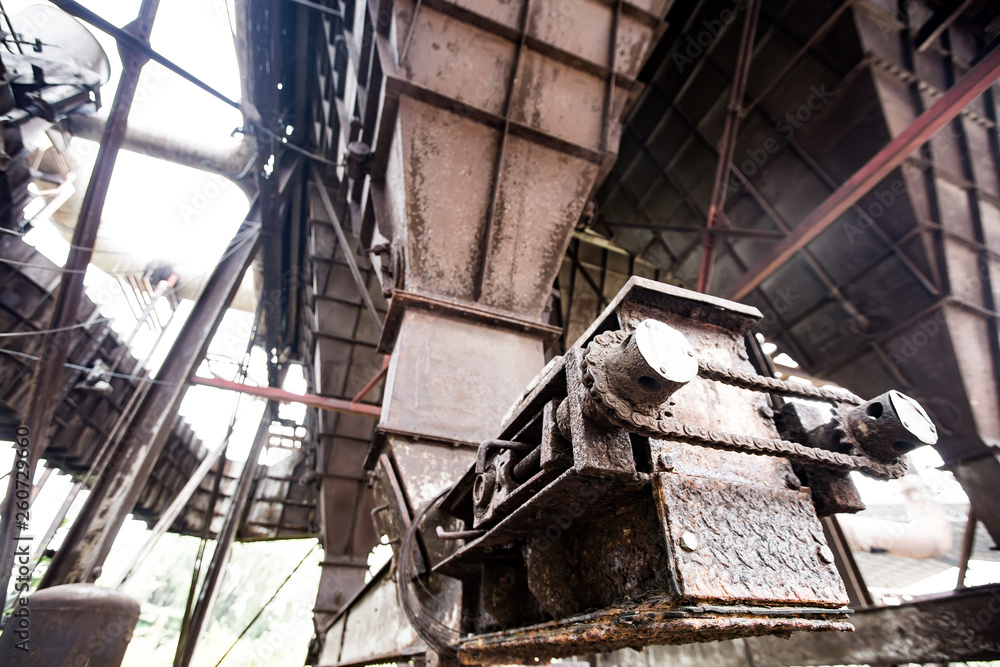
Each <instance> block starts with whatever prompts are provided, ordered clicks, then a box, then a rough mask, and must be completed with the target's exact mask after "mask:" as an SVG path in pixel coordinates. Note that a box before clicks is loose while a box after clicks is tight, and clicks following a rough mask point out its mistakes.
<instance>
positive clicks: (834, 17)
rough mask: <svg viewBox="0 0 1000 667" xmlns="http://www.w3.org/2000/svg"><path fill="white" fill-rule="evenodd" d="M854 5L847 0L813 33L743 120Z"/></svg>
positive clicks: (748, 108)
mask: <svg viewBox="0 0 1000 667" xmlns="http://www.w3.org/2000/svg"><path fill="white" fill-rule="evenodd" d="M853 4H854V0H845V1H844V2H843V3H842V4H841V5H840V7H838V8H837V9H836V11H834V12H833V14H831V15H830V18H828V19H827V20H826V21H825V22H824V23H823V25H821V26H820V27H819V29H818V30H817V31H816V32H814V33H813V35H812V37H810V38H809V40H808V41H807V42H806V43H805V44H803V45H802V48H800V49H799V50H798V52H797V53H796V54H795V55H794V56H792V57H791V59H789V61H788V62H787V63H785V66H784V67H782V68H781V71H780V72H778V73H777V74H775V75H774V77H773V78H772V79H771V83H769V84H767V85H766V86H764V90H762V91H760V93H759V94H758V95H757V97H755V98H754V100H753V101H752V102H750V104H748V105H746V106H745V107H743V110H742V111H741V112H740V117H741V118H746V117H747V114H749V113H750V112H751V111H752V110H753V108H754V107H756V106H757V105H758V104H760V102H761V100H763V99H764V97H765V96H766V95H767V94H768V93H770V92H771V91H772V90H773V89H774V87H775V86H776V85H778V84H779V83H781V81H783V80H784V78H785V75H786V74H788V73H789V72H790V71H792V68H793V67H795V65H796V63H798V62H799V60H800V59H801V58H802V56H804V55H805V54H806V52H807V51H809V49H811V48H812V47H813V45H814V44H815V43H816V42H818V41H819V40H820V39H821V38H822V37H823V35H825V34H826V33H827V32H829V30H830V28H832V27H833V26H834V24H835V23H836V22H837V19H839V18H840V15H841V14H843V13H844V11H845V10H846V9H847V8H848V7H850V6H851V5H853Z"/></svg>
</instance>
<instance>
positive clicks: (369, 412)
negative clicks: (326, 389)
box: [190, 372, 382, 419]
mask: <svg viewBox="0 0 1000 667" xmlns="http://www.w3.org/2000/svg"><path fill="white" fill-rule="evenodd" d="M380 375H381V372H380ZM378 379H379V378H378V377H376V380H378ZM190 382H191V384H197V385H201V386H203V387H215V388H216V389H227V390H229V391H238V392H241V393H243V394H249V395H250V396H260V397H261V398H266V399H267V400H269V401H274V402H275V403H302V404H303V405H306V406H308V407H310V408H319V409H320V410H330V411H331V412H342V413H344V414H348V415H360V416H362V417H374V418H376V419H378V418H379V417H381V416H382V408H380V407H378V406H377V405H368V404H366V403H355V402H354V401H345V400H341V399H339V398H327V397H326V396H317V395H316V394H293V393H292V392H290V391H285V390H284V389H279V388H277V387H253V386H250V385H247V384H240V383H239V382H231V381H229V380H222V379H220V378H203V377H198V376H196V375H193V376H191V380H190Z"/></svg>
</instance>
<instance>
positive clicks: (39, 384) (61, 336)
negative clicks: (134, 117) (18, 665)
mask: <svg viewBox="0 0 1000 667" xmlns="http://www.w3.org/2000/svg"><path fill="white" fill-rule="evenodd" d="M159 4H160V2H159V0H143V2H142V5H141V6H140V8H139V15H138V17H137V18H136V19H135V21H133V22H132V23H131V24H130V25H129V30H130V31H131V34H132V35H133V36H134V37H135V39H136V40H138V41H141V42H144V43H145V42H146V41H147V40H148V39H149V33H150V31H151V30H152V28H153V18H154V17H155V16H156V10H157V8H158V7H159ZM121 55H122V65H123V71H122V75H121V80H120V81H119V83H118V90H117V91H116V92H115V99H114V102H113V103H112V106H111V111H110V115H109V116H108V122H107V125H106V126H105V128H104V134H103V136H102V138H101V144H100V147H99V149H98V151H97V159H96V161H95V162H94V171H93V173H92V175H91V178H90V183H89V184H88V185H87V192H86V194H85V195H84V198H83V204H82V207H81V210H80V219H79V222H78V223H77V226H76V229H75V230H74V232H73V240H72V245H71V246H70V252H69V257H68V258H67V260H66V267H65V270H64V272H63V276H62V281H61V283H60V285H59V294H58V296H57V297H56V302H55V307H54V308H53V311H52V321H51V325H50V327H49V328H50V329H51V330H52V331H53V333H50V334H48V335H46V337H45V340H44V342H43V344H42V347H41V349H42V351H43V352H42V354H40V355H39V360H38V366H37V367H36V369H35V377H34V382H33V386H32V391H31V396H30V398H29V399H28V403H27V409H26V411H25V419H24V425H25V426H26V427H27V428H28V430H29V439H30V442H31V446H30V447H29V451H28V470H29V471H33V470H34V469H35V466H36V464H37V463H38V461H39V459H41V457H42V452H44V451H45V445H46V440H47V438H48V432H49V427H50V425H51V423H52V417H53V415H54V414H55V409H56V401H55V397H56V395H57V393H58V391H59V388H60V384H61V382H62V380H63V364H64V363H65V361H66V355H67V353H68V351H69V346H70V343H71V342H72V339H73V334H72V333H70V332H68V331H66V329H67V328H68V327H71V326H73V325H75V324H76V323H77V315H78V314H79V310H80V302H81V300H82V299H83V280H84V276H85V275H86V270H87V265H88V264H90V258H91V255H92V254H93V250H94V242H95V241H96V240H97V228H98V227H99V226H100V224H101V216H102V214H103V212H104V200H105V198H106V197H107V194H108V187H109V186H110V185H111V175H112V173H113V171H114V167H115V161H116V159H117V157H118V150H119V148H120V147H121V144H122V141H123V140H124V138H125V128H126V125H127V123H128V114H129V111H130V110H131V108H132V98H133V97H134V96H135V91H136V88H137V87H138V84H139V74H140V73H141V72H142V66H143V65H144V64H145V62H146V57H145V56H144V55H142V54H141V53H138V52H136V51H134V50H132V49H128V48H123V49H122V50H121ZM16 463H17V461H15V465H16ZM30 477H31V475H30V474H29V480H28V490H29V493H30V489H31V480H30ZM16 481H17V474H16V468H15V470H14V471H13V472H11V475H10V479H9V482H8V488H7V498H6V500H5V501H4V506H3V525H2V527H0V530H2V536H0V591H3V592H4V595H6V591H7V585H8V583H9V581H10V574H11V567H12V565H13V561H14V549H15V547H16V545H17V542H16V541H15V539H14V536H15V530H16V524H15V522H14V520H13V518H14V513H15V509H16V505H15V503H16V497H15V490H16ZM22 488H23V480H22Z"/></svg>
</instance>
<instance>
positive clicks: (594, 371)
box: [581, 331, 906, 479]
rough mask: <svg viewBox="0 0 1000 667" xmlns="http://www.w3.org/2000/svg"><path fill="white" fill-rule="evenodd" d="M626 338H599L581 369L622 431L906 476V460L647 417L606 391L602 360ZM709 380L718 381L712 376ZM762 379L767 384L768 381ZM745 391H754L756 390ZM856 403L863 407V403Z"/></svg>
mask: <svg viewBox="0 0 1000 667" xmlns="http://www.w3.org/2000/svg"><path fill="white" fill-rule="evenodd" d="M625 336H627V334H625V332H621V331H610V332H606V333H603V334H601V335H599V336H597V337H596V338H595V339H594V340H593V342H591V344H590V345H588V346H587V350H586V352H585V354H584V356H583V360H582V364H581V370H582V371H583V382H584V385H585V386H586V387H587V389H588V391H589V392H590V395H591V398H592V399H594V405H595V406H596V407H597V409H598V410H599V411H600V412H601V414H602V415H604V416H605V417H606V418H607V419H608V420H609V421H611V422H612V423H614V424H617V425H618V426H620V427H622V428H625V429H627V430H629V431H633V432H635V433H638V434H640V435H644V436H646V437H649V438H655V439H666V440H675V441H679V442H686V443H688V444H692V445H700V446H702V447H710V448H713V449H722V450H726V451H731V452H742V453H745V454H756V455H760V456H781V457H784V458H787V459H789V460H791V461H794V462H796V463H801V464H803V465H809V466H819V467H823V468H831V469H835V470H858V471H860V472H864V473H867V474H870V475H873V476H876V477H881V478H886V479H895V478H898V477H902V476H903V475H904V474H905V473H906V462H905V460H902V461H898V462H896V463H881V462H878V461H874V460H872V459H870V458H868V457H865V456H853V455H850V454H841V453H839V452H831V451H828V450H825V449H818V448H815V447H809V446H807V445H802V444H800V443H797V442H792V441H790V440H781V439H777V438H759V437H755V436H748V435H738V434H734V433H726V432H722V431H716V430H713V429H706V428H702V427H700V426H696V425H694V424H680V423H677V422H676V421H673V420H666V419H659V418H657V417H654V416H651V415H648V414H642V413H640V412H638V411H636V410H634V409H633V408H632V406H631V405H630V404H629V403H628V402H627V401H625V400H623V399H621V398H619V397H618V396H616V395H615V394H614V392H613V391H612V390H611V389H610V387H609V386H608V382H607V378H606V377H605V374H604V364H603V361H604V357H605V356H606V354H607V353H608V352H609V351H610V350H611V349H612V346H614V345H616V344H618V343H621V341H622V340H624V337H625ZM706 366H708V364H706ZM699 367H700V364H699ZM716 369H718V367H713V374H714V371H715V370H716ZM744 375H745V374H743V373H734V372H732V371H726V372H725V373H724V376H725V377H726V378H727V379H735V380H738V381H741V382H742V380H743V377H742V376H744ZM748 377H750V378H751V380H753V379H755V378H752V376H748ZM708 379H712V380H716V381H720V380H718V379H717V377H714V376H713V377H710V378H708ZM760 379H763V380H766V379H768V378H760ZM779 382H780V381H779ZM727 384H728V382H727ZM760 386H764V385H763V384H762V385H760ZM767 387H768V388H767V389H764V390H763V391H770V390H772V389H771V387H770V385H767ZM747 388H756V385H753V386H751V387H747ZM810 398H815V397H810ZM824 398H825V400H832V399H830V398H829V397H824ZM855 398H857V397H855ZM838 400H839V399H838ZM858 400H859V402H860V399H858Z"/></svg>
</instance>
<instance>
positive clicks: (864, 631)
mask: <svg viewBox="0 0 1000 667" xmlns="http://www.w3.org/2000/svg"><path fill="white" fill-rule="evenodd" d="M851 623H852V624H853V625H854V627H855V631H854V632H796V633H794V634H792V635H791V637H789V638H784V637H780V636H778V637H753V638H750V639H744V640H731V641H723V642H712V643H710V644H684V645H679V646H650V647H648V648H646V649H645V651H643V653H644V655H642V656H636V657H632V656H635V654H634V653H632V652H631V651H627V650H624V649H623V650H621V651H616V652H615V653H610V654H604V655H601V656H599V657H598V660H597V665H598V667H626V666H631V665H636V664H640V665H645V664H647V663H648V664H650V665H671V666H672V667H747V666H748V665H752V666H753V667H785V666H786V665H858V664H864V665H895V664H907V663H918V664H925V663H935V664H938V663H945V664H951V663H965V662H967V661H968V662H972V661H978V660H996V659H997V658H1000V585H996V584H994V585H990V586H983V587H980V588H974V589H967V590H964V591H961V592H958V593H949V594H945V595H943V596H938V597H934V598H927V599H924V600H919V601H914V602H906V603H903V604H901V605H898V606H894V607H873V608H869V609H863V610H859V611H857V612H856V613H855V614H854V615H853V616H852V617H851Z"/></svg>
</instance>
